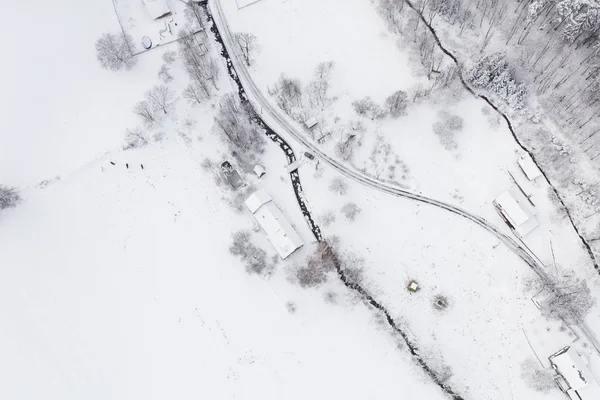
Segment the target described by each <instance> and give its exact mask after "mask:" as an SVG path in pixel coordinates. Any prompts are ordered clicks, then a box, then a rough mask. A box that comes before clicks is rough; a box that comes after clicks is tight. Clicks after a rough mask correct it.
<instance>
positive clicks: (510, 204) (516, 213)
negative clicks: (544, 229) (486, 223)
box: [494, 192, 539, 237]
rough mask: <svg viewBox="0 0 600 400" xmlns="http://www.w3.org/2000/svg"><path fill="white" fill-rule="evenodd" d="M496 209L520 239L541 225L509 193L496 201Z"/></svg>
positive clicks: (505, 193) (503, 194)
mask: <svg viewBox="0 0 600 400" xmlns="http://www.w3.org/2000/svg"><path fill="white" fill-rule="evenodd" d="M494 207H496V210H497V211H498V214H500V216H501V217H502V219H503V220H504V221H505V222H506V223H507V224H508V226H509V227H510V228H511V229H512V230H513V231H514V232H515V233H517V235H519V236H520V237H525V236H526V235H527V234H529V233H530V232H531V231H533V230H534V229H535V228H537V226H538V225H539V222H538V220H537V218H536V217H535V216H534V215H531V214H529V213H528V212H527V211H525V206H524V205H522V204H520V203H519V202H518V201H517V200H516V199H515V198H514V197H513V196H512V195H511V194H510V193H509V192H504V193H502V194H501V195H500V196H498V197H497V198H496V199H495V200H494Z"/></svg>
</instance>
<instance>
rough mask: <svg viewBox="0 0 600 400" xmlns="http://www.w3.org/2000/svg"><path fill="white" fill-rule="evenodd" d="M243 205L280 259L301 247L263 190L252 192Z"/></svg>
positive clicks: (292, 229)
mask: <svg viewBox="0 0 600 400" xmlns="http://www.w3.org/2000/svg"><path fill="white" fill-rule="evenodd" d="M245 204H246V207H248V209H249V210H250V212H251V213H252V214H253V215H254V218H256V221H258V223H259V224H260V226H261V227H262V229H263V230H264V231H265V233H266V234H267V239H269V241H270V242H271V244H272V245H273V247H275V250H277V253H278V254H279V255H280V256H281V258H283V259H286V258H287V257H288V256H289V255H290V254H292V253H293V252H294V251H296V250H297V249H299V248H300V247H302V244H303V243H302V239H300V236H298V234H297V233H296V231H295V230H294V228H293V227H292V225H290V223H289V222H288V221H287V219H286V218H285V216H284V215H283V213H282V212H281V210H279V208H278V207H277V205H276V204H275V203H274V202H273V199H272V198H271V196H270V195H269V194H268V193H267V192H266V191H265V190H263V189H261V190H258V191H256V192H254V193H253V194H252V195H250V197H248V199H246V201H245Z"/></svg>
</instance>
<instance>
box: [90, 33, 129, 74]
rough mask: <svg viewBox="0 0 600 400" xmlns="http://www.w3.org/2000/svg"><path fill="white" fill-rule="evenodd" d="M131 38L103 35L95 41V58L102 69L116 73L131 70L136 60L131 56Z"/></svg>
mask: <svg viewBox="0 0 600 400" xmlns="http://www.w3.org/2000/svg"><path fill="white" fill-rule="evenodd" d="M131 43H132V39H131V36H129V35H127V34H120V35H116V34H113V33H103V34H102V35H101V36H100V38H99V39H98V40H96V57H97V58H98V61H100V65H101V66H102V68H104V69H109V70H111V71H118V70H120V69H123V68H124V69H127V70H129V69H131V68H133V66H134V65H135V62H136V59H135V58H134V57H133V56H132V55H131Z"/></svg>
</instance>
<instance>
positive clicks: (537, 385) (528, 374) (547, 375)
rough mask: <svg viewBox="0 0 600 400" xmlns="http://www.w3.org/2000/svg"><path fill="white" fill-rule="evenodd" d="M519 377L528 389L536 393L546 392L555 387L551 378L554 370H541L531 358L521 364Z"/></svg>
mask: <svg viewBox="0 0 600 400" xmlns="http://www.w3.org/2000/svg"><path fill="white" fill-rule="evenodd" d="M521 377H522V378H523V380H524V381H525V382H526V383H527V384H528V385H529V387H530V388H532V389H534V390H537V391H538V392H548V391H549V390H550V389H552V388H554V387H555V385H556V384H555V382H554V378H553V377H554V370H553V369H551V368H549V369H541V368H540V366H539V364H538V363H537V362H536V361H535V360H534V359H533V358H528V359H526V360H525V361H523V363H522V364H521Z"/></svg>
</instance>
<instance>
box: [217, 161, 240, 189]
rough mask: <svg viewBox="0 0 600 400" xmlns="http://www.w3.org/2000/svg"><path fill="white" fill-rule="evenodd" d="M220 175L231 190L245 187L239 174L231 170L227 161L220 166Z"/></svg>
mask: <svg viewBox="0 0 600 400" xmlns="http://www.w3.org/2000/svg"><path fill="white" fill-rule="evenodd" d="M221 173H222V174H223V176H224V177H225V180H226V181H227V183H229V185H230V186H231V187H232V188H234V189H238V188H241V187H242V186H246V184H245V183H244V181H243V180H242V177H241V176H240V174H239V173H238V172H237V171H236V169H235V168H233V165H231V163H230V162H229V161H225V162H223V164H221Z"/></svg>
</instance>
